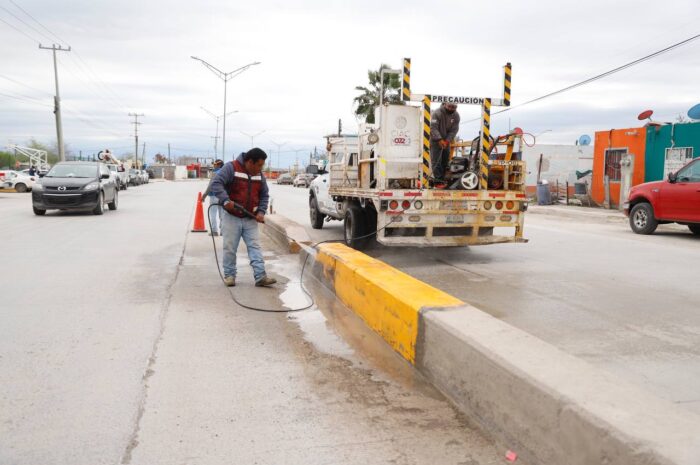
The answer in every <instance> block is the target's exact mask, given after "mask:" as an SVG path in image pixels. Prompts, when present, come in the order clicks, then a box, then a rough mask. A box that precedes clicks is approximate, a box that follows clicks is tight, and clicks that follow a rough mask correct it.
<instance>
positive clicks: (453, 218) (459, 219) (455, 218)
mask: <svg viewBox="0 0 700 465" xmlns="http://www.w3.org/2000/svg"><path fill="white" fill-rule="evenodd" d="M459 223H464V215H447V224H459Z"/></svg>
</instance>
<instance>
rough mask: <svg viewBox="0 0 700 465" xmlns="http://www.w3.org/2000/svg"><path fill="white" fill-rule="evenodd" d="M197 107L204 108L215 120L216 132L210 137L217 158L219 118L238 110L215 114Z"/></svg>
mask: <svg viewBox="0 0 700 465" xmlns="http://www.w3.org/2000/svg"><path fill="white" fill-rule="evenodd" d="M199 108H201V109H202V110H204V111H205V112H206V113H207V114H208V115H209V116H211V117H212V118H214V119H215V120H216V133H215V134H216V135H215V136H214V137H212V139H214V156H215V157H216V158H218V154H219V151H218V147H219V120H220V119H221V118H222V117H224V116H228V115H232V114H234V113H238V110H233V111H229V112H228V113H225V114H223V115H219V116H216V115H215V114H214V113H212V112H211V111H209V110H207V109H206V108H204V107H199Z"/></svg>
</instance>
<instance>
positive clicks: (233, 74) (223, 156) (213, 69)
mask: <svg viewBox="0 0 700 465" xmlns="http://www.w3.org/2000/svg"><path fill="white" fill-rule="evenodd" d="M190 58H192V59H193V60H197V61H199V62H201V63H202V64H203V65H204V66H206V67H207V68H209V70H210V71H211V72H212V73H214V74H215V75H216V76H217V77H218V78H219V79H221V80H222V81H224V114H223V115H224V116H223V117H224V128H223V133H222V141H221V159H222V160H224V161H226V92H227V87H228V81H229V80H231V79H233V78H235V77H236V76H238V75H239V74H241V73H243V72H244V71H246V70H247V69H248V68H250V67H251V66H255V65H259V64H260V62H259V61H254V62H253V63H248V64H247V65H245V66H241V67H240V68H238V69H234V70H233V71H230V72H228V73H225V72H223V71H221V70H220V69H219V68H217V67H216V66H214V65H212V64H210V63H207V62H206V61H204V60H202V59H201V58H197V57H195V56H192V57H190Z"/></svg>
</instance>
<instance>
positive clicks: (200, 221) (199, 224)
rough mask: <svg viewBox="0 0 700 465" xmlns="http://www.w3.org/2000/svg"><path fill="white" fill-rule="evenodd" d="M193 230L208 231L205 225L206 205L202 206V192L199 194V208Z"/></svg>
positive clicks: (195, 214)
mask: <svg viewBox="0 0 700 465" xmlns="http://www.w3.org/2000/svg"><path fill="white" fill-rule="evenodd" d="M192 232H207V228H206V226H204V207H203V206H202V193H201V192H200V193H199V195H198V196H197V209H196V211H195V212H194V226H193V227H192Z"/></svg>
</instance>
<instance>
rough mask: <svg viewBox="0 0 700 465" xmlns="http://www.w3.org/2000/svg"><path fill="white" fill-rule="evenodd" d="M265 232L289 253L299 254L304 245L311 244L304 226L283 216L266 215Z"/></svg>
mask: <svg viewBox="0 0 700 465" xmlns="http://www.w3.org/2000/svg"><path fill="white" fill-rule="evenodd" d="M263 232H264V233H265V234H267V235H268V236H270V237H271V238H272V239H274V240H275V242H277V243H278V244H280V245H281V246H282V247H284V248H285V250H288V251H289V253H299V251H300V250H301V245H302V244H303V245H310V244H311V238H310V237H309V234H308V233H307V232H306V229H304V227H303V226H301V225H299V224H298V223H295V222H294V221H292V220H290V219H288V218H286V217H284V216H281V215H273V214H268V215H265V224H264V226H263Z"/></svg>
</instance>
